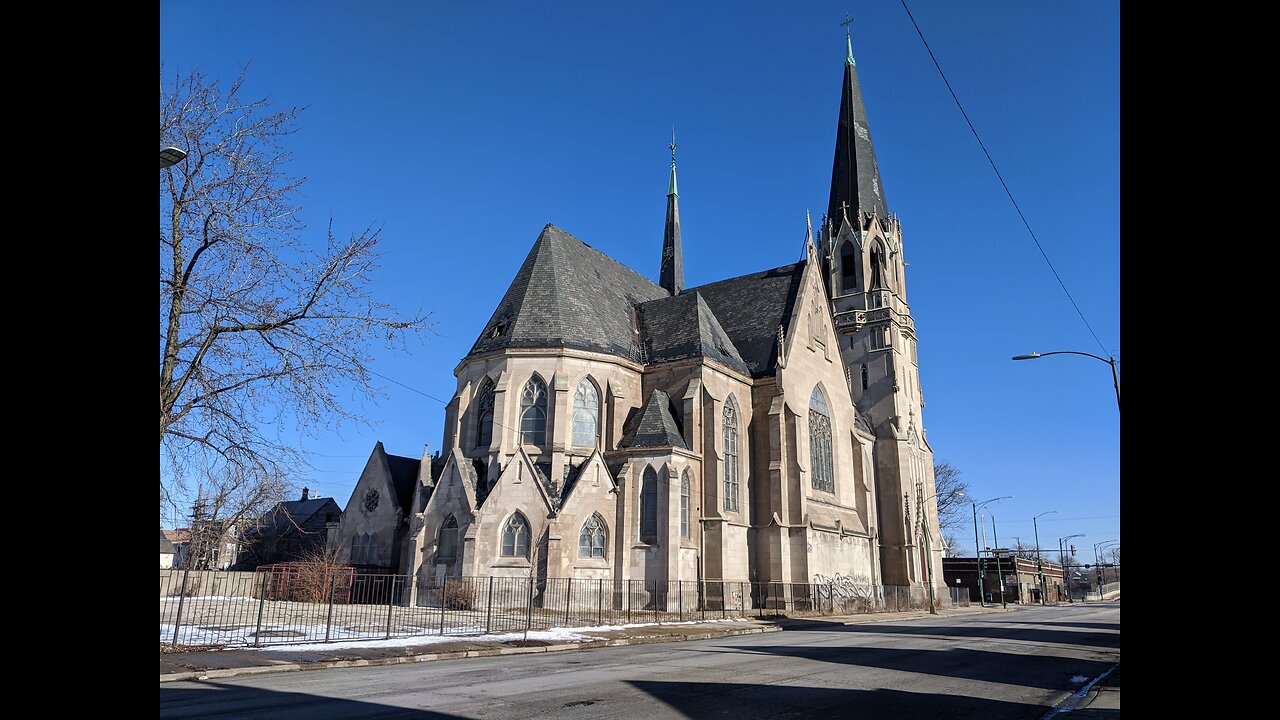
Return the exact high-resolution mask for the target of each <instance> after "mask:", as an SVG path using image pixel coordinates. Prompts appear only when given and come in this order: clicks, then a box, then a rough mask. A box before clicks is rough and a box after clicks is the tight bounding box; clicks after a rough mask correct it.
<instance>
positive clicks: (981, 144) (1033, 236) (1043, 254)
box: [900, 0, 1113, 356]
mask: <svg viewBox="0 0 1280 720" xmlns="http://www.w3.org/2000/svg"><path fill="white" fill-rule="evenodd" d="M900 1H901V2H902V9H903V10H906V11H907V17H908V18H910V19H911V25H912V26H913V27H915V29H916V34H917V35H919V36H920V42H922V43H924V49H925V50H926V51H927V52H928V53H929V59H930V60H932V61H933V66H934V67H935V68H937V69H938V75H939V76H941V77H942V82H943V84H945V85H946V86H947V92H949V93H951V99H952V100H954V101H955V103H956V107H957V108H959V109H960V114H961V115H962V116H964V121H965V123H966V124H967V125H968V126H969V132H972V133H973V139H975V140H977V141H978V147H980V148H982V154H983V155H986V156H987V162H988V163H990V164H991V169H992V170H993V171H995V174H996V179H997V180H999V181H1000V187H1002V188H1004V193H1005V195H1008V196H1009V202H1011V203H1013V209H1014V210H1015V211H1017V213H1018V217H1019V218H1021V219H1022V224H1023V225H1025V226H1026V228H1027V233H1028V234H1030V235H1031V240H1032V241H1033V242H1034V243H1035V244H1036V249H1037V250H1039V251H1040V256H1041V257H1043V258H1044V261H1045V264H1047V265H1048V266H1049V271H1050V272H1052V273H1053V277H1054V278H1056V279H1057V281H1058V285H1059V286H1061V287H1062V292H1064V293H1066V295H1067V300H1070V301H1071V307H1073V308H1075V309H1076V314H1077V315H1079V316H1080V320H1082V321H1083V322H1084V326H1085V327H1086V328H1088V329H1089V334H1090V335H1092V336H1093V339H1094V341H1095V342H1097V343H1098V347H1099V348H1101V349H1102V353H1103V354H1104V355H1107V356H1111V355H1112V354H1113V353H1112V352H1111V351H1109V350H1107V347H1106V346H1105V345H1103V344H1102V340H1101V338H1099V337H1098V333H1096V332H1094V330H1093V326H1092V325H1090V324H1089V319H1088V318H1086V317H1085V316H1084V311H1083V310H1081V309H1080V305H1079V304H1077V303H1076V299H1075V298H1074V297H1072V295H1071V291H1070V290H1068V289H1067V283H1066V282H1064V281H1063V279H1062V276H1061V275H1059V274H1058V269H1057V268H1056V267H1054V266H1053V261H1052V260H1050V259H1049V253H1047V252H1045V249H1044V246H1043V245H1041V244H1040V238H1038V237H1036V232H1035V230H1032V229H1031V222H1030V221H1029V220H1027V216H1026V215H1025V214H1023V212H1022V207H1021V206H1019V205H1018V201H1017V200H1016V199H1014V197H1013V191H1012V190H1010V189H1009V184H1008V183H1006V182H1005V180H1004V175H1001V174H1000V168H998V167H996V161H995V160H994V159H993V158H992V157H991V153H990V151H988V150H987V145H986V143H984V142H982V137H981V136H980V135H978V129H977V128H975V127H974V126H973V121H972V120H970V119H969V113H967V112H965V109H964V105H961V104H960V98H959V97H958V96H957V95H956V91H955V89H954V88H952V87H951V81H950V80H948V79H947V74H946V73H944V72H943V71H942V64H941V63H939V62H938V57H937V56H936V55H934V54H933V48H931V47H929V41H928V40H925V38H924V32H923V31H922V30H921V29H920V24H919V23H917V22H916V18H915V16H914V15H912V14H911V8H909V7H907V0H900Z"/></svg>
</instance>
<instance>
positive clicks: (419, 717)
mask: <svg viewBox="0 0 1280 720" xmlns="http://www.w3.org/2000/svg"><path fill="white" fill-rule="evenodd" d="M160 717H162V718H254V719H255V720H321V719H322V718H344V719H351V720H446V719H448V718H456V717H458V716H456V715H448V714H445V713H439V712H434V711H431V710H421V709H416V708H402V707H394V706H391V705H380V704H378V703H372V702H365V701H361V700H344V699H340V698H328V697H320V696H317V695H307V694H304V693H293V692H281V691H278V690H265V689H262V688H255V687H244V686H240V685H228V684H223V683H213V682H202V683H199V687H191V686H189V685H187V686H184V687H175V686H172V685H161V686H160Z"/></svg>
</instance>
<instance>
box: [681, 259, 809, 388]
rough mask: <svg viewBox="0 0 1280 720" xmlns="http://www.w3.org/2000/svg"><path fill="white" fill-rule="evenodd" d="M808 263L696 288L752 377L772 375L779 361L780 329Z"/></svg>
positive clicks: (784, 322) (789, 311) (687, 291)
mask: <svg viewBox="0 0 1280 720" xmlns="http://www.w3.org/2000/svg"><path fill="white" fill-rule="evenodd" d="M804 267H805V261H803V260H802V261H800V262H798V263H795V264H793V265H784V266H782V267H780V268H774V269H773V270H765V271H764V272H758V273H751V274H750V275H742V276H740V277H736V278H729V279H728V280H721V281H720V282H714V283H710V284H707V285H701V286H699V287H696V288H690V289H688V290H686V291H685V294H693V293H697V294H698V295H700V296H701V297H702V298H703V299H705V300H706V303H707V306H708V307H709V308H710V309H711V312H712V313H713V314H714V315H715V318H716V319H717V320H719V323H720V326H721V328H722V329H723V330H724V332H725V333H726V334H727V335H728V336H729V338H730V339H731V340H732V341H733V345H734V348H735V349H736V350H737V351H738V353H739V354H740V356H741V359H742V360H743V362H745V363H746V366H747V369H748V370H749V371H750V372H751V375H752V376H753V377H760V376H763V375H768V374H769V373H771V372H773V369H774V365H775V364H776V363H777V360H778V328H779V327H784V329H785V330H786V331H789V330H790V328H785V326H786V325H787V324H788V323H789V322H790V320H791V311H792V308H793V307H794V305H795V301H796V295H797V294H798V293H799V291H800V285H801V281H802V278H803V277H804Z"/></svg>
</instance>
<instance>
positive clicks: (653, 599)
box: [649, 580, 662, 625]
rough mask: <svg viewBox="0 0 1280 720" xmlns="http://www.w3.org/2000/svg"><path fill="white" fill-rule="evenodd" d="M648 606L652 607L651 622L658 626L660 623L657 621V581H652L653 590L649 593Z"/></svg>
mask: <svg viewBox="0 0 1280 720" xmlns="http://www.w3.org/2000/svg"><path fill="white" fill-rule="evenodd" d="M649 604H651V605H653V621H654V622H655V623H657V624H659V625H661V624H662V621H661V620H659V619H658V581H657V580H654V581H653V590H652V591H651V592H650V593H649Z"/></svg>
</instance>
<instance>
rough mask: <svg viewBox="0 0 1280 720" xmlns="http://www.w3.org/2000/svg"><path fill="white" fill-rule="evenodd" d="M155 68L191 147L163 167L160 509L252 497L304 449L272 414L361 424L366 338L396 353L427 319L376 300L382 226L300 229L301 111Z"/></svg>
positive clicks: (371, 396)
mask: <svg viewBox="0 0 1280 720" xmlns="http://www.w3.org/2000/svg"><path fill="white" fill-rule="evenodd" d="M161 74H162V77H161V83H160V144H161V146H162V147H163V146H167V145H174V146H177V147H180V148H182V149H184V150H186V152H187V153H188V157H187V159H186V160H185V161H183V162H179V163H178V164H176V165H173V166H172V167H169V168H168V169H164V170H161V171H160V454H161V474H160V499H161V506H162V507H163V506H164V505H165V503H166V502H168V503H171V504H176V503H178V502H179V501H183V502H185V501H189V500H190V499H191V498H192V497H193V496H199V497H200V498H201V499H202V502H207V501H208V498H209V497H210V496H215V497H221V498H222V501H223V504H224V505H235V504H236V503H235V502H233V501H234V500H235V499H237V498H238V499H240V500H243V501H245V503H247V505H249V506H252V507H253V508H261V507H262V506H263V505H265V504H268V503H270V502H272V501H274V500H278V499H280V497H282V493H283V491H284V489H285V488H287V487H288V483H286V482H284V480H285V479H287V478H290V477H291V476H292V474H293V473H295V472H296V471H297V470H298V469H299V468H300V467H302V466H303V461H304V460H305V456H304V455H303V453H301V452H300V450H299V449H298V447H297V446H296V444H295V443H291V442H290V441H288V440H287V439H285V438H284V437H283V436H282V434H281V432H280V431H279V427H280V426H281V424H282V423H289V424H290V425H291V426H296V427H297V428H298V431H299V432H300V433H302V434H307V433H313V432H315V431H316V430H318V429H322V428H328V427H333V426H335V425H338V424H341V423H343V422H344V421H352V420H354V421H357V422H359V421H360V420H361V416H360V414H359V412H358V409H354V408H352V407H350V406H348V404H347V403H348V402H354V403H356V404H359V403H360V402H361V401H363V400H376V399H377V398H378V397H380V391H379V390H378V388H377V387H376V386H375V385H374V384H373V382H372V380H371V373H370V370H369V367H370V363H371V358H372V356H371V349H372V346H373V345H374V343H375V342H383V343H386V344H387V345H388V346H391V347H396V348H400V349H403V347H404V341H405V339H406V336H407V335H409V334H414V333H417V332H419V331H421V330H424V329H426V328H427V327H428V326H427V323H426V320H427V318H426V316H425V315H423V314H421V313H419V314H417V315H413V316H408V317H405V316H401V315H399V314H398V313H396V312H395V311H394V310H393V309H392V308H391V307H390V306H389V305H387V304H385V303H383V302H380V301H379V300H377V299H376V298H375V297H374V296H373V294H372V292H371V285H372V279H373V273H374V271H375V270H376V268H377V259H378V252H377V245H378V241H379V239H380V235H381V231H380V230H379V229H376V228H373V227H366V228H365V229H363V230H362V231H360V232H358V233H355V234H353V235H351V236H349V237H346V238H338V237H335V234H334V231H333V222H332V220H330V223H329V229H328V235H327V238H326V240H327V242H324V243H314V242H312V241H311V240H310V239H309V238H307V237H305V233H304V231H305V229H306V228H305V225H304V223H303V222H302V220H301V218H300V205H299V201H298V199H297V195H296V191H297V190H298V188H299V186H300V185H301V184H302V182H303V178H300V177H294V176H292V175H290V174H289V171H288V168H287V165H288V161H289V157H290V155H289V152H288V150H287V149H286V147H285V141H286V140H287V138H288V136H289V135H291V134H292V133H293V132H295V130H296V129H297V127H298V120H299V117H300V115H301V112H302V110H301V109H300V108H287V109H283V110H274V109H272V108H271V107H270V105H269V103H268V102H267V101H266V100H265V99H258V100H248V99H245V98H244V97H243V94H242V90H243V83H244V77H245V76H244V73H243V72H241V74H240V75H239V76H238V77H237V78H235V80H234V81H232V82H231V83H230V84H228V85H223V84H222V83H221V82H219V81H217V80H211V79H209V78H207V77H206V76H205V75H203V74H201V73H199V72H194V73H191V74H189V75H180V76H178V77H175V78H173V79H172V80H170V81H168V82H166V81H165V79H164V77H163V69H162V70H161ZM316 245H320V246H319V247H316ZM344 401H345V402H344ZM193 485H194V486H195V487H194V488H193V487H192V486H193ZM242 508H243V505H242V506H241V507H237V508H236V509H235V510H234V512H233V514H236V515H244V514H245V512H244V511H243V510H242Z"/></svg>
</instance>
